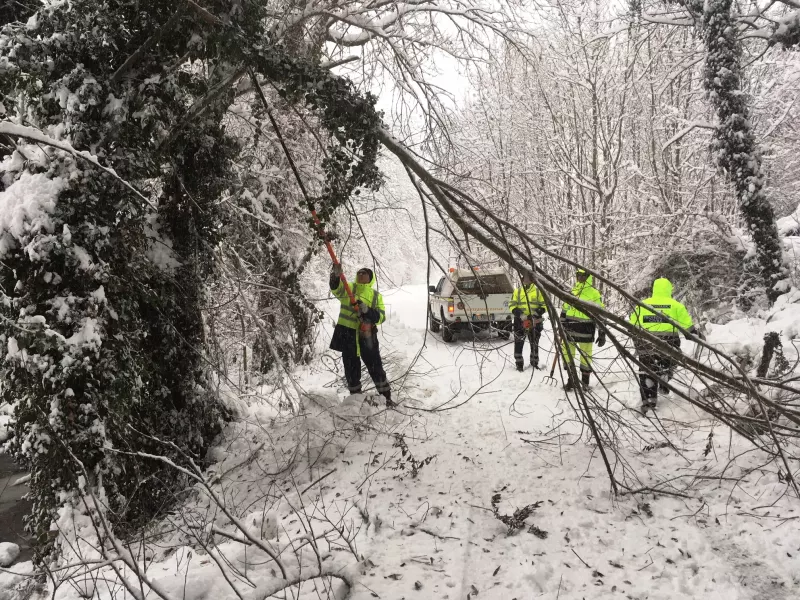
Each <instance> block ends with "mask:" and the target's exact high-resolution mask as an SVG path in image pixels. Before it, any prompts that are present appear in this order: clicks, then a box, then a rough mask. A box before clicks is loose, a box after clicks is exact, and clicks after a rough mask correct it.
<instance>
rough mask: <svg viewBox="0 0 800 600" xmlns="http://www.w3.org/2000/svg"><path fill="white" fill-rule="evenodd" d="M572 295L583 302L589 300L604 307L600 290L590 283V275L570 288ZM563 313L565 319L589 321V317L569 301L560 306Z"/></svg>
mask: <svg viewBox="0 0 800 600" xmlns="http://www.w3.org/2000/svg"><path fill="white" fill-rule="evenodd" d="M572 295H573V296H575V297H577V298H580V299H581V300H583V301H584V302H591V303H593V304H597V305H598V306H599V307H600V308H605V307H606V305H605V304H603V298H602V296H601V295H600V291H599V290H598V289H597V288H596V287H594V286H593V285H592V276H591V275H589V277H588V278H587V279H586V281H584V282H583V283H581V282H578V283H576V284H575V285H574V286H573V288H572ZM562 311H563V315H564V316H565V317H566V318H567V319H577V320H580V321H591V320H592V319H591V317H589V316H588V315H586V314H584V313H582V312H581V311H580V310H578V309H577V308H575V307H574V306H572V305H571V304H569V303H566V302H565V303H564V306H563V308H562Z"/></svg>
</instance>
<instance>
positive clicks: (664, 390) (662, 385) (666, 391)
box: [658, 381, 669, 396]
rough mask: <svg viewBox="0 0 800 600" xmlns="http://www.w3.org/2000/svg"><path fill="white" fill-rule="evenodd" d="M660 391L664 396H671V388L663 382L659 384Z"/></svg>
mask: <svg viewBox="0 0 800 600" xmlns="http://www.w3.org/2000/svg"><path fill="white" fill-rule="evenodd" d="M658 391H659V392H661V393H662V394H664V395H665V396H669V388H668V387H667V384H666V383H665V382H663V381H661V382H659V384H658Z"/></svg>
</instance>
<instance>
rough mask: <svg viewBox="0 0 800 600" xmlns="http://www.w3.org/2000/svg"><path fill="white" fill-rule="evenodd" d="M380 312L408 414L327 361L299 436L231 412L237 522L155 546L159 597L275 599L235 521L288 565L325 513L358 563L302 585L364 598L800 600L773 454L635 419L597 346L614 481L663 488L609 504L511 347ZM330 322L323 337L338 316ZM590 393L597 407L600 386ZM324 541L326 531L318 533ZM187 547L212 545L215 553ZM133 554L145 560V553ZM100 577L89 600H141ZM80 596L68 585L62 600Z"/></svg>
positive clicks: (790, 524) (329, 560) (615, 369)
mask: <svg viewBox="0 0 800 600" xmlns="http://www.w3.org/2000/svg"><path fill="white" fill-rule="evenodd" d="M385 301H386V307H387V313H388V320H387V323H386V324H385V325H384V326H383V328H382V333H381V337H380V342H381V344H382V349H383V353H384V356H386V357H387V362H388V364H389V369H388V370H389V375H390V378H394V379H396V381H395V382H394V387H395V397H396V398H398V399H400V400H402V401H403V402H404V404H403V406H402V407H401V408H400V410H398V411H386V410H384V409H383V408H382V407H381V406H377V407H373V406H370V405H369V404H367V403H362V402H361V399H360V398H347V399H345V397H344V396H345V394H344V391H343V387H342V385H341V382H339V381H337V380H336V377H335V376H334V374H333V369H335V368H336V365H337V364H338V362H337V361H338V355H333V354H328V355H326V356H324V357H323V358H322V359H321V360H320V361H319V362H318V363H316V364H315V365H313V366H312V367H310V368H308V369H307V370H306V371H305V372H304V373H302V374H301V378H300V380H299V384H300V385H301V386H302V387H303V388H304V389H305V390H306V392H307V393H308V395H309V397H310V398H311V401H309V403H308V407H307V410H308V412H307V416H306V418H305V419H294V420H289V419H286V418H285V417H284V416H282V415H281V414H279V413H278V412H277V411H276V410H275V409H274V408H273V407H271V406H269V405H268V404H267V403H266V402H264V401H261V400H255V399H252V400H249V401H248V400H247V399H246V398H244V399H240V407H241V408H242V410H243V416H242V419H241V420H240V421H238V422H236V423H233V424H231V425H230V427H229V428H228V431H227V434H226V437H225V440H224V441H223V443H221V444H220V446H219V447H218V448H217V449H216V450H215V452H214V458H215V459H216V460H217V461H218V462H217V464H215V465H214V466H213V467H212V468H211V470H210V471H209V473H208V474H207V476H208V478H209V480H210V481H211V482H212V483H213V485H212V490H214V492H215V494H217V495H218V497H219V498H220V500H221V501H222V502H224V504H225V506H226V507H228V509H229V511H230V514H228V515H226V514H223V513H222V512H221V511H220V510H219V509H218V508H215V507H214V505H213V504H212V503H210V502H209V501H208V499H207V497H206V496H205V495H204V494H201V493H200V492H199V491H195V492H193V493H192V494H191V496H190V498H189V499H188V500H187V501H186V503H185V506H184V509H183V510H182V511H176V513H175V515H174V516H173V518H171V519H168V520H165V522H164V523H162V524H161V525H160V526H157V527H153V528H152V531H149V532H148V534H149V535H150V536H151V537H150V538H149V539H150V542H149V543H148V545H147V549H146V550H145V551H144V555H145V556H146V557H147V564H148V569H147V573H148V577H150V578H151V580H152V581H153V582H154V584H156V585H158V586H159V588H160V590H161V592H162V595H163V597H168V598H182V599H185V600H200V599H205V598H207V599H215V600H216V599H227V598H236V596H235V595H234V594H233V592H232V591H231V589H230V587H229V586H228V583H227V582H226V580H225V579H224V578H223V577H222V576H221V575H220V570H221V569H222V568H225V569H226V570H227V572H228V573H229V575H228V577H229V578H230V579H231V580H234V581H236V582H237V583H236V586H237V588H238V589H239V590H240V591H241V592H242V597H243V598H258V597H264V595H263V594H264V591H265V590H269V589H270V587H269V586H270V585H274V583H275V581H276V580H278V579H280V575H279V574H278V573H276V570H275V566H274V563H272V562H271V561H270V560H269V559H268V557H267V556H266V554H265V553H264V552H262V551H261V550H256V549H254V548H253V546H252V544H249V545H247V544H245V543H243V541H241V540H242V533H241V532H237V530H236V528H235V527H234V526H233V520H234V519H233V517H236V518H238V519H241V526H242V527H243V528H245V529H246V530H247V531H248V532H250V533H251V534H252V535H255V536H256V537H257V538H260V539H265V540H270V541H269V542H268V543H269V544H271V546H270V547H271V548H282V549H283V550H284V551H285V552H284V554H282V556H284V557H286V556H288V555H289V554H288V550H289V548H290V540H295V541H296V543H297V540H299V541H301V542H307V541H308V540H309V539H310V537H313V536H311V534H310V533H309V532H307V531H305V529H306V523H305V516H306V515H309V514H314V515H318V516H319V515H321V514H322V512H323V507H324V512H325V514H327V515H329V516H331V515H333V517H332V521H331V523H330V525H331V526H334V525H335V527H336V528H337V529H340V530H342V531H343V532H344V533H345V534H349V533H352V534H353V538H354V539H353V541H352V547H353V548H354V549H355V550H356V552H357V554H358V557H359V559H361V558H362V557H363V562H361V563H360V564H358V565H357V564H356V563H358V561H357V560H356V558H355V557H354V556H353V555H352V553H351V552H350V551H349V549H348V548H347V545H346V544H342V545H341V546H340V547H336V546H335V545H325V544H320V547H319V551H320V558H319V559H318V561H319V562H317V559H316V558H315V557H314V555H309V556H311V558H310V559H308V560H309V561H310V562H307V563H306V566H305V569H306V571H309V572H310V571H313V569H314V568H317V567H316V566H315V565H317V564H322V565H328V566H329V568H331V569H333V570H337V569H346V571H343V572H346V573H347V574H348V575H350V574H352V575H354V576H356V578H357V583H356V585H355V588H354V589H353V590H352V596H351V597H352V598H354V599H367V598H385V599H390V600H399V599H401V598H404V599H408V600H410V599H412V598H419V599H428V598H437V599H438V598H441V599H453V600H455V599H459V600H463V599H464V598H470V599H473V600H475V599H495V598H496V599H498V600H501V599H502V600H511V599H513V598H517V599H519V600H522V599H526V600H527V599H530V598H553V599H565V600H569V599H581V598H593V599H594V598H598V599H599V598H623V599H624V598H628V599H642V600H643V599H652V600H655V599H670V600H676V599H689V598H701V597H702V598H704V599H706V600H714V599H724V600H737V599H750V598H752V599H756V598H763V599H766V598H770V599H782V598H796V597H798V594H800V576H799V575H798V573H800V536H798V516H800V515H799V514H798V512H797V505H796V501H793V500H790V499H788V497H786V496H788V495H787V494H786V491H787V490H786V484H785V483H783V482H780V481H779V480H778V475H777V473H776V471H777V467H773V466H768V467H765V468H763V469H755V467H756V466H758V465H760V464H761V463H760V462H759V461H760V460H761V459H762V458H763V457H761V456H758V455H757V454H758V453H754V452H749V453H744V454H742V452H743V451H744V450H746V449H748V448H747V446H746V445H745V444H744V443H743V442H741V441H739V440H737V439H736V438H731V437H730V436H729V432H728V431H727V430H725V429H724V428H723V427H722V426H720V425H719V424H717V425H716V426H715V425H714V424H713V423H711V422H710V420H709V419H707V418H706V417H705V416H703V415H700V414H698V413H697V411H695V410H694V409H691V408H689V407H687V406H686V405H685V403H684V402H682V401H680V400H671V399H666V400H662V401H661V402H660V405H659V410H658V415H659V419H658V420H650V419H646V418H644V417H642V416H641V415H640V414H639V413H638V412H637V411H636V410H635V407H636V406H637V405H638V393H637V391H636V388H635V385H634V383H633V382H632V381H631V379H630V377H629V376H628V375H627V374H625V373H624V372H623V370H622V369H620V368H619V364H618V363H619V361H615V358H614V350H613V349H612V348H610V347H608V346H607V347H605V348H603V349H602V350H601V351H599V352H598V355H597V362H596V366H597V369H598V371H599V372H601V373H602V374H603V375H604V382H605V383H606V385H608V386H609V388H610V389H612V390H613V391H614V392H615V393H616V394H617V395H618V397H619V399H620V402H616V403H610V404H609V406H610V408H611V409H612V414H613V415H618V416H619V417H620V421H621V422H622V421H624V422H626V423H628V424H631V425H632V426H631V427H628V428H625V427H624V426H623V425H622V424H620V426H619V427H618V430H617V434H618V438H619V440H620V444H622V445H623V446H624V447H625V451H624V452H622V454H621V457H620V459H618V460H615V459H614V457H613V456H612V457H611V459H610V460H611V463H612V465H613V468H614V469H615V471H616V472H617V474H618V477H619V478H620V479H624V480H625V481H627V482H629V483H630V484H631V487H639V488H647V487H654V486H656V485H657V484H660V485H662V486H665V489H667V490H669V491H670V493H660V494H652V493H639V494H634V495H620V496H616V497H615V496H613V495H612V494H611V491H610V486H609V480H608V477H607V475H606V472H605V468H604V464H603V461H602V456H601V454H600V449H599V448H598V447H597V445H596V444H594V443H593V442H592V440H591V437H590V436H589V433H588V430H587V429H585V428H584V427H582V426H581V425H580V423H579V422H578V421H577V420H576V419H575V418H574V417H575V408H574V398H573V399H572V401H573V404H572V405H571V404H570V402H569V401H568V399H567V397H566V396H565V394H564V392H563V391H562V390H561V388H560V386H559V387H552V386H550V385H547V383H546V382H543V381H542V379H543V374H542V372H541V371H536V372H534V371H532V370H531V369H530V368H527V369H526V370H525V371H524V372H523V373H517V372H516V371H515V370H514V368H513V357H512V346H511V342H507V341H503V340H500V339H499V338H497V337H494V336H491V335H488V334H482V335H478V336H475V337H466V338H465V337H463V336H462V338H461V339H460V340H459V341H458V342H457V343H453V344H444V343H443V342H442V341H441V339H440V338H439V336H437V335H433V334H430V333H428V334H427V335H426V332H425V311H426V301H427V292H426V287H425V286H408V287H406V288H403V289H400V290H392V291H388V292H385ZM324 309H325V310H326V312H327V314H328V315H329V316H330V317H331V318H330V319H328V320H331V321H332V319H333V318H334V317H335V312H336V309H337V307H336V306H335V305H334V304H333V303H328V304H326V305H325V306H324ZM740 325H741V324H740ZM751 325H752V327H753V333H752V336H750V334H746V336H747V337H755V338H756V339H757V337H758V336H761V335H763V331H764V326H763V324H761V325H759V324H756V323H754V324H751ZM326 327H327V331H326V334H329V332H330V324H327V325H326ZM726 335H727V333H726V331H723V330H716V329H715V330H714V331H712V339H714V338H715V337H718V339H719V341H720V343H727V342H729V341H730V340H728V339H727V337H726ZM322 337H323V338H324V337H325V336H322ZM742 337H743V336H742ZM549 340H550V336H549V327H548V328H546V330H545V336H544V338H543V343H542V349H541V356H542V362H543V363H546V364H548V365H549V364H550V361H551V360H552V356H553V355H552V353H551V347H550V346H551V344H550V341H549ZM733 341H735V342H736V343H740V341H741V340H733ZM423 343H424V344H425V346H424V348H423ZM421 350H422V351H421ZM420 351H421V352H420ZM684 351H685V352H687V353H691V352H692V351H693V347H692V345H691V344H687V345H685V346H684ZM415 359H416V360H415ZM412 363H413V368H412V369H411V374H410V375H409V376H407V377H401V376H402V375H403V373H405V371H406V370H407V369H408V368H409V366H411V365H412ZM365 375H366V373H365ZM681 378H684V379H685V376H684V375H682V374H680V373H679V377H678V379H679V380H680V379H681ZM688 383H691V382H688ZM594 389H595V391H596V392H597V393H598V394H600V395H601V397H604V396H603V394H604V392H603V391H602V389H601V386H599V385H598V384H597V382H596V380H595V382H594ZM606 396H607V394H606ZM434 409H436V410H434ZM689 425H691V427H690V426H689ZM659 432H662V433H659ZM398 436H402V439H403V443H402V444H401V443H400V441H399V440H400V437H398ZM667 441H668V442H669V443H666V442H667ZM403 445H405V447H406V448H407V451H408V452H410V455H411V456H413V458H414V461H416V464H417V465H419V464H420V463H427V464H424V465H423V466H419V467H418V473H417V475H416V477H412V474H411V473H410V471H411V470H412V463H413V462H414V461H411V460H410V459H409V454H406V455H405V456H404V455H403V452H402V451H403V449H404V448H403ZM428 458H430V461H426V459H428ZM623 460H624V461H625V462H622V461H623ZM762 462H763V461H762ZM290 464H291V465H294V469H293V470H291V471H290V470H284V471H283V472H282V473H279V474H277V475H276V473H278V472H280V471H282V470H283V469H285V468H286V467H287V465H290ZM401 466H402V467H403V468H402V469H401V468H400V467H401ZM290 472H291V473H292V475H291V476H289V473H290ZM634 472H635V473H636V477H634V476H633V473H634ZM740 477H741V478H742V481H741V483H736V482H735V481H733V480H734V479H737V478H740ZM637 478H638V479H637ZM634 484H635V485H634ZM670 486H671V487H670ZM496 494H499V495H500V496H499V499H498V500H497V501H496V504H497V507H498V510H499V514H505V515H512V514H513V513H514V511H515V510H517V509H520V508H523V507H525V506H528V505H534V510H533V512H532V514H531V515H530V516H529V517H528V518H527V520H526V522H525V526H524V527H523V528H522V529H521V530H520V531H518V532H516V533H515V534H513V535H509V534H508V532H509V530H508V527H507V526H506V525H505V524H503V523H502V522H501V521H500V520H499V519H498V518H496V517H495V515H494V514H493V512H492V499H493V497H494V496H495V495H496ZM301 507H302V508H301ZM82 518H83V517H80V516H73V517H72V520H70V518H69V515H62V519H63V520H64V521H65V523H67V524H69V525H70V526H72V525H73V524H75V525H76V526H77V527H78V533H76V534H75V537H74V538H73V543H75V544H76V545H79V544H80V541H79V539H80V535H79V534H80V524H81V519H82ZM192 525H194V526H195V529H192V528H191V526H192ZM322 529H325V527H323V525H320V524H319V523H317V531H316V533H317V534H319V531H320V530H322ZM190 531H194V532H195V533H196V532H198V531H200V532H201V533H202V532H205V534H204V535H201V536H200V538H201V539H202V540H203V542H204V544H205V546H206V547H205V549H204V548H203V547H202V546H201V545H200V543H198V541H197V538H193V537H192V535H190V534H189V533H188V532H190ZM328 531H331V527H328ZM83 533H84V534H85V535H88V533H87V530H83ZM231 537H234V538H239V540H240V541H237V540H234V539H231ZM333 537H336V536H335V535H334V536H333ZM212 542H213V544H216V545H217V546H216V549H212V550H211V551H210V552H209V550H208V549H209V548H212V547H213V544H212ZM84 551H85V552H87V555H88V554H90V553H89V552H88V551H87V550H86V549H84ZM304 551H308V548H307V547H306V549H305V550H304ZM133 553H134V555H135V556H139V557H140V559H141V555H142V549H141V548H139V549H138V550H135V549H134V550H133ZM287 560H288V559H287ZM223 565H225V566H224V567H223ZM234 570H235V572H236V574H235V575H231V574H230V573H233V572H234ZM103 574H104V577H105V578H106V580H105V581H103V583H102V585H99V584H98V585H96V586H93V587H92V588H91V589H92V590H94V592H95V596H93V597H97V598H112V597H113V598H122V597H132V596H126V595H123V594H122V593H121V592H120V591H119V586H118V585H112V584H110V583H109V582H108V581H110V580H113V579H114V577H113V576H112V574H111V573H109V572H108V571H107V570H106V571H104V572H103ZM245 579H247V580H249V581H250V582H251V583H250V584H248V583H246V580H245ZM0 584H2V581H0ZM78 587H80V586H78ZM319 589H322V588H321V587H320V588H319ZM303 590H305V592H304V594H301V595H300V596H299V597H303V598H305V597H309V598H310V597H316V596H315V594H314V586H313V584H311V583H309V584H306V585H305V586H304V587H303ZM338 591H339V594H340V595H339V596H336V597H339V598H341V597H343V595H342V594H341V592H342V589H341V588H340V589H339V590H338ZM112 592H115V593H117V594H118V595H116V596H115V595H113V593H112ZM78 594H79V590H78V588H76V587H75V586H68V585H65V586H62V587H61V588H59V590H58V592H57V593H56V594H55V595H54V597H55V598H56V599H74V598H79V597H80V596H79V595H78ZM147 597H156V596H155V594H152V593H151V594H150V595H148V596H147ZM281 597H283V596H281ZM322 597H326V595H325V594H324V593H323V594H322ZM331 597H334V596H331Z"/></svg>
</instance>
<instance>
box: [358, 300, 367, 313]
mask: <svg viewBox="0 0 800 600" xmlns="http://www.w3.org/2000/svg"><path fill="white" fill-rule="evenodd" d="M358 312H360V313H361V314H362V315H366V314H367V313H368V312H369V306H367V305H366V304H364V303H363V302H362V301H361V300H359V301H358Z"/></svg>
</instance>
